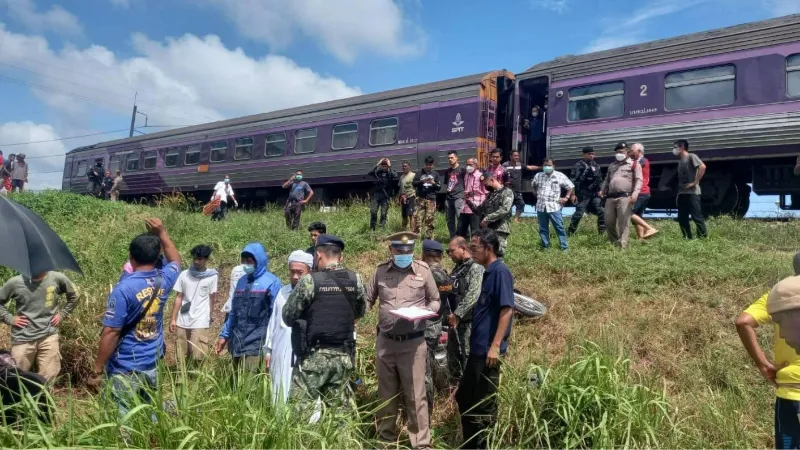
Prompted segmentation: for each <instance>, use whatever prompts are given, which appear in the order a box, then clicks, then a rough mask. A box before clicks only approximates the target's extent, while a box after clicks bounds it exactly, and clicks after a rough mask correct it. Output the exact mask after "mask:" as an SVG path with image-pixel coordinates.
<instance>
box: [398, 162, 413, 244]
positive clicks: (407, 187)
mask: <svg viewBox="0 0 800 450" xmlns="http://www.w3.org/2000/svg"><path fill="white" fill-rule="evenodd" d="M416 175H417V174H415V173H414V172H412V171H411V163H410V162H408V161H403V174H402V175H401V176H400V181H399V183H400V207H401V209H402V215H403V231H409V225H411V228H410V229H411V230H413V229H415V225H414V202H415V200H416V199H417V191H416V189H414V177H415V176H416Z"/></svg>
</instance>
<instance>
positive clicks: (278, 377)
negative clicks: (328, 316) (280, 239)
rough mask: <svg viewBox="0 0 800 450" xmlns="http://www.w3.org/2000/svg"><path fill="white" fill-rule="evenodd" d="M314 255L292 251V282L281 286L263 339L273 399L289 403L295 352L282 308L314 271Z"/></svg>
mask: <svg viewBox="0 0 800 450" xmlns="http://www.w3.org/2000/svg"><path fill="white" fill-rule="evenodd" d="M313 266H314V256H313V255H311V254H309V253H307V252H305V251H303V250H295V251H293V252H292V253H291V254H290V255H289V280H290V283H289V284H287V285H286V286H284V287H282V288H281V290H280V292H278V297H277V298H276V299H275V306H274V307H273V310H272V315H271V316H270V318H269V325H268V326H267V338H266V340H265V341H264V358H265V361H264V362H265V366H266V368H267V369H269V374H270V377H271V378H272V398H273V403H274V404H278V403H286V401H287V400H288V399H289V390H290V387H291V385H292V368H293V366H294V353H293V352H292V327H290V326H288V325H286V323H285V322H284V321H283V308H284V306H285V305H286V300H287V299H288V298H289V296H290V295H291V293H292V291H294V289H295V288H296V287H297V284H298V282H299V281H300V279H302V278H303V277H305V276H306V275H308V274H309V273H311V268H312V267H313Z"/></svg>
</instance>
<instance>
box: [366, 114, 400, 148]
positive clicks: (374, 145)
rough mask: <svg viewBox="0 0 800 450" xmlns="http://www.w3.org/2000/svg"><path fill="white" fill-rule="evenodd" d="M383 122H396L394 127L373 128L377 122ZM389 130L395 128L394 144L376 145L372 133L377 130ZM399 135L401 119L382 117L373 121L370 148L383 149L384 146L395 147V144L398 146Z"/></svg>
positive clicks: (370, 131) (370, 130) (370, 123)
mask: <svg viewBox="0 0 800 450" xmlns="http://www.w3.org/2000/svg"><path fill="white" fill-rule="evenodd" d="M381 120H394V126H384V127H377V128H373V124H374V123H375V122H378V121H381ZM388 128H394V129H395V133H394V141H393V142H385V143H380V144H375V143H373V142H372V132H373V131H375V130H385V129H388ZM399 134H400V119H399V118H397V116H390V117H381V118H380V119H372V120H371V121H370V122H369V146H370V147H383V146H386V145H395V144H397V141H398V137H399Z"/></svg>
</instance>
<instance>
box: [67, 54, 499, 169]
mask: <svg viewBox="0 0 800 450" xmlns="http://www.w3.org/2000/svg"><path fill="white" fill-rule="evenodd" d="M492 74H502V75H506V76H512V77H513V74H511V73H510V72H507V71H506V70H504V69H503V70H499V71H493V72H483V73H479V74H474V75H468V76H465V77H459V78H452V79H449V80H444V81H436V82H433V83H425V84H419V85H416V86H410V87H405V88H400V89H393V90H390V91H384V92H376V93H373V94H365V95H358V96H355V97H348V98H343V99H339V100H332V101H328V102H323V103H313V104H309V105H304V106H298V107H295V108H289V109H282V110H278V111H272V112H268V113H262V114H253V115H250V116H244V117H239V118H236V119H226V120H219V121H216V122H208V123H204V124H199V125H193V126H190V127H183V128H176V129H173V130H168V131H159V132H156V133H149V134H146V135H142V136H134V137H130V138H124V139H117V140H113V141H105V142H102V143H98V144H94V145H88V146H84V147H78V148H76V149H73V150H71V151H69V152H68V154H70V153H77V152H82V151H87V150H91V149H94V148H97V147H98V146H102V147H107V146H115V145H125V144H135V143H138V142H143V141H148V140H151V139H160V138H168V137H171V136H179V135H183V134H189V133H197V132H202V131H208V130H215V129H219V128H227V127H238V126H242V125H247V124H251V123H257V122H263V121H268V120H275V119H283V118H287V117H292V116H299V115H303V114H308V113H318V112H325V111H333V110H337V109H346V108H349V107H354V106H359V105H364V104H369V103H376V102H381V101H386V100H398V99H403V98H406V97H419V96H421V97H425V96H426V95H431V96H433V95H435V94H436V93H439V92H441V91H446V90H452V89H458V88H464V87H469V86H472V85H476V86H477V85H478V84H479V83H480V82H481V81H483V79H484V78H486V77H487V76H491V75H492Z"/></svg>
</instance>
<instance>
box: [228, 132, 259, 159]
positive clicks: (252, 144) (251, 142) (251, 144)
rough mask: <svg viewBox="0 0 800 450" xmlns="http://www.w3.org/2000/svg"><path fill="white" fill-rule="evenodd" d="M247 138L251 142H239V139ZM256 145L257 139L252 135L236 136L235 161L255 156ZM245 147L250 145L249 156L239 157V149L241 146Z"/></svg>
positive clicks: (234, 144) (234, 142)
mask: <svg viewBox="0 0 800 450" xmlns="http://www.w3.org/2000/svg"><path fill="white" fill-rule="evenodd" d="M245 139H249V140H250V143H249V144H241V143H239V141H243V140H245ZM255 145H256V140H255V139H254V138H253V137H252V136H244V137H239V138H236V139H235V140H234V141H233V160H234V161H247V160H248V159H252V158H253V147H255ZM244 147H249V148H250V150H249V153H248V155H247V158H237V157H236V156H237V155H238V154H239V149H240V148H244Z"/></svg>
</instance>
